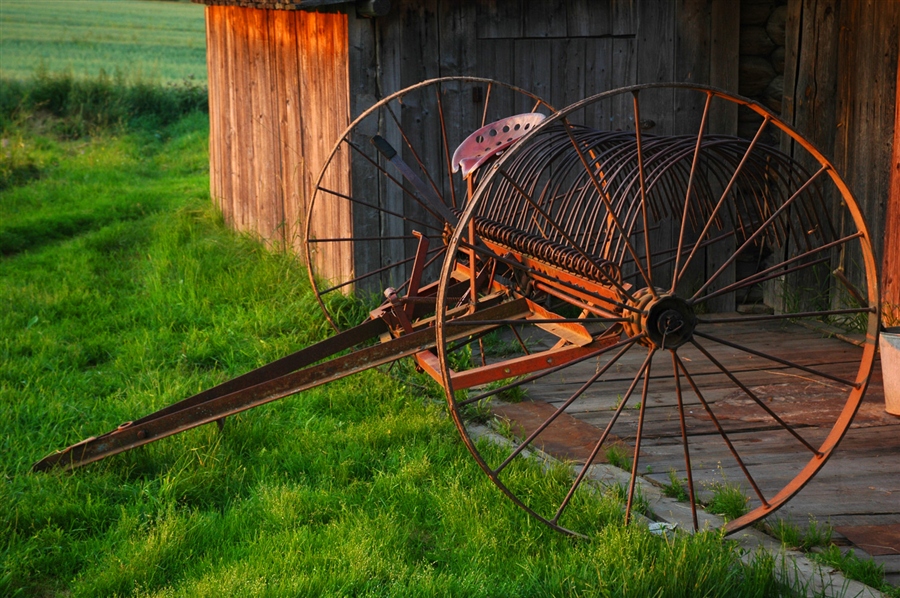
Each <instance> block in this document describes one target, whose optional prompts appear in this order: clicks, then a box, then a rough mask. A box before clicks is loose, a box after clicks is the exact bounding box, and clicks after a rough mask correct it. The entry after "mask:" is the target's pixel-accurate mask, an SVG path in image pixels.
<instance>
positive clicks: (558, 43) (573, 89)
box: [550, 39, 587, 124]
mask: <svg viewBox="0 0 900 598" xmlns="http://www.w3.org/2000/svg"><path fill="white" fill-rule="evenodd" d="M550 52H551V62H552V64H554V65H556V68H555V69H553V70H552V71H551V73H550V85H551V86H552V88H553V89H554V93H555V94H556V98H558V100H559V104H554V105H555V106H558V107H559V108H564V107H565V106H568V105H569V104H572V103H574V102H577V101H578V100H581V99H583V98H585V97H586V95H585V63H586V56H585V54H586V52H587V40H585V39H555V40H553V41H552V42H551V46H550ZM585 124H586V123H585Z"/></svg>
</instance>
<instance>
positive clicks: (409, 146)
mask: <svg viewBox="0 0 900 598" xmlns="http://www.w3.org/2000/svg"><path fill="white" fill-rule="evenodd" d="M438 99H440V96H439V97H438ZM384 107H385V108H387V111H388V113H390V115H391V118H392V119H393V120H394V124H396V125H397V130H398V131H399V132H400V136H401V137H403V142H404V143H405V144H406V148H407V149H408V150H409V151H410V153H411V154H412V155H413V158H415V160H416V164H418V165H419V170H421V171H422V173H424V174H425V177H426V178H427V179H428V183H429V184H430V185H431V188H432V189H433V190H434V194H435V197H436V198H440V199H441V200H443V198H444V195H443V193H441V192H440V190H439V189H438V187H437V185H436V184H435V182H434V179H433V178H431V173H430V172H428V169H427V168H425V164H423V163H422V158H420V157H419V153H418V152H417V151H416V148H415V147H414V146H413V144H412V142H411V141H410V140H409V137H408V136H407V135H406V131H405V130H403V125H401V124H400V121H399V120H398V119H397V115H396V114H394V110H393V108H391V105H390V104H385V105H384ZM443 203H445V204H446V202H443ZM424 206H425V204H423V207H424ZM426 209H427V208H426ZM429 211H430V210H429ZM441 219H442V218H441Z"/></svg>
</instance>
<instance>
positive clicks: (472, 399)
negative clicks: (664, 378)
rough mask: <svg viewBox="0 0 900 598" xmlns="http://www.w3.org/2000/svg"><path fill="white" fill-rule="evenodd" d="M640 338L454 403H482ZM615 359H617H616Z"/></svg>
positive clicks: (640, 335)
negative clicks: (489, 398)
mask: <svg viewBox="0 0 900 598" xmlns="http://www.w3.org/2000/svg"><path fill="white" fill-rule="evenodd" d="M642 338H644V335H643V334H639V335H636V336H632V337H629V338H626V339H624V340H621V341H619V342H617V343H616V344H614V345H609V346H608V347H601V348H599V349H597V350H596V351H592V352H590V353H588V354H587V355H584V356H582V357H579V358H577V359H573V360H572V361H570V362H568V363H564V364H562V365H558V366H554V367H552V368H550V369H546V370H543V371H540V372H538V373H536V374H532V375H530V376H525V377H523V378H520V379H519V380H515V381H513V382H511V383H509V384H506V385H504V386H501V387H499V388H492V389H491V390H489V391H488V392H485V393H482V394H480V395H476V396H474V397H470V398H468V399H464V400H462V401H456V404H457V405H459V406H461V407H463V406H466V405H471V404H472V403H477V402H478V401H483V400H484V399H486V398H488V397H492V396H494V395H497V394H500V393H501V392H505V391H507V390H511V389H513V388H516V387H518V386H522V385H523V384H527V383H529V382H534V381H535V380H539V379H540V378H543V377H544V376H549V375H550V374H555V373H557V372H559V371H561V370H564V369H566V368H568V367H571V366H573V365H575V364H578V363H581V362H583V361H587V360H588V359H593V358H594V357H599V356H600V355H603V354H604V353H606V352H607V351H612V350H613V349H618V348H620V347H623V346H627V347H629V348H630V347H631V346H632V345H633V344H634V343H636V342H637V341H639V340H640V339H642ZM617 359H618V358H617Z"/></svg>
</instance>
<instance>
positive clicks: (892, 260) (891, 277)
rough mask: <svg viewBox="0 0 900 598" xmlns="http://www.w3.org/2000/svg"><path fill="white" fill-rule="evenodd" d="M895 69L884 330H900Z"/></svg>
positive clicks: (899, 125) (899, 104) (899, 134)
mask: <svg viewBox="0 0 900 598" xmlns="http://www.w3.org/2000/svg"><path fill="white" fill-rule="evenodd" d="M898 52H900V51H898ZM897 65H898V66H897V91H896V93H897V96H896V102H895V109H894V135H893V153H892V155H891V164H890V177H891V182H890V190H889V193H888V198H887V208H886V210H885V217H884V256H883V258H882V261H881V310H882V313H881V321H882V323H883V324H884V325H885V326H900V57H898V61H897Z"/></svg>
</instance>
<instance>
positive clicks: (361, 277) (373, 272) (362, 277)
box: [319, 247, 446, 295]
mask: <svg viewBox="0 0 900 598" xmlns="http://www.w3.org/2000/svg"><path fill="white" fill-rule="evenodd" d="M445 249H446V248H445V247H437V248H435V249H429V250H428V253H429V254H431V253H435V252H442V251H444V250H445ZM414 259H416V256H412V257H408V258H406V259H403V260H399V261H396V262H394V263H393V264H388V265H386V266H382V267H380V268H376V269H374V270H370V271H368V272H366V273H365V274H361V275H359V276H356V277H354V278H351V279H349V280H345V281H344V282H342V283H340V284H336V285H334V286H332V287H328V288H327V289H324V290H322V291H319V295H326V294H328V293H330V292H332V291H336V290H337V289H342V288H344V287H345V286H347V285H350V284H353V283H355V282H359V281H360V280H365V279H366V278H369V277H371V276H375V275H376V274H381V273H382V272H385V271H387V270H390V269H392V268H396V267H397V266H400V265H402V264H408V263H409V262H411V261H413V260H414Z"/></svg>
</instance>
